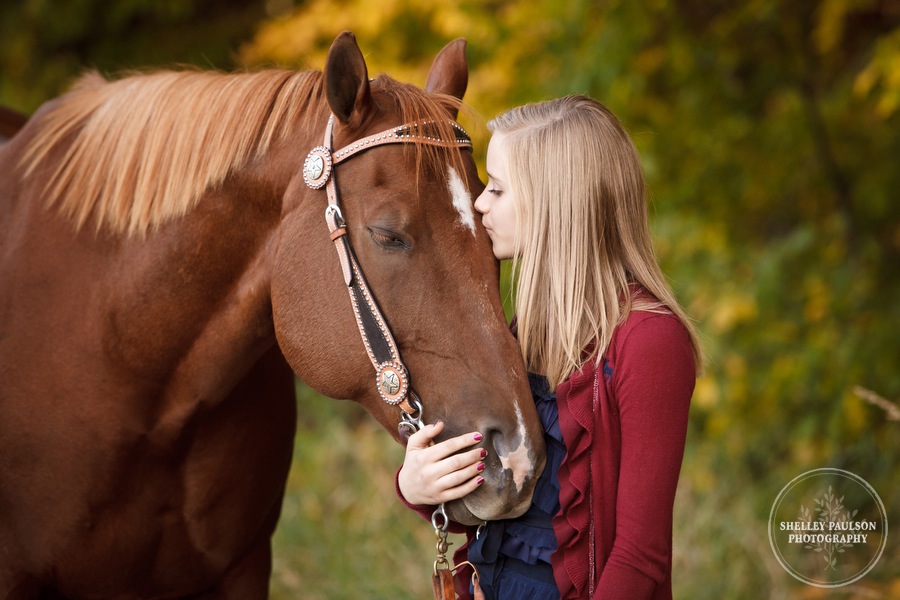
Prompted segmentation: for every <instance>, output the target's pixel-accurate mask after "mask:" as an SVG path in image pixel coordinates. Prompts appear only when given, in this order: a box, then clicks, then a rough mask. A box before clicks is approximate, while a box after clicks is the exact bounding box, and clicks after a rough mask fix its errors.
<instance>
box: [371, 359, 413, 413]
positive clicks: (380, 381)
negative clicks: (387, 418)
mask: <svg viewBox="0 0 900 600" xmlns="http://www.w3.org/2000/svg"><path fill="white" fill-rule="evenodd" d="M375 379H376V384H377V386H378V393H379V394H380V395H381V398H382V400H384V401H385V402H387V403H388V404H399V403H400V402H402V401H403V399H404V398H406V393H407V391H408V390H409V376H408V375H407V374H406V369H405V368H404V367H403V365H401V364H399V363H395V362H385V363H381V364H380V365H378V368H377V370H376V372H375Z"/></svg>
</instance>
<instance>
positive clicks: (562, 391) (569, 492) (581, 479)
mask: <svg viewBox="0 0 900 600" xmlns="http://www.w3.org/2000/svg"><path fill="white" fill-rule="evenodd" d="M599 384H600V382H599V379H598V377H597V373H596V369H595V367H594V365H593V363H588V364H586V365H585V366H584V368H583V370H582V371H579V372H577V373H575V374H574V375H573V376H572V377H571V378H570V379H569V381H567V382H565V383H563V384H562V385H560V387H559V389H558V390H557V394H558V396H557V402H558V408H559V425H560V429H561V431H562V434H563V437H564V439H565V440H566V442H565V444H566V450H567V452H566V455H565V458H564V459H563V461H562V464H561V465H560V466H559V471H558V479H559V485H560V494H559V503H560V506H565V507H566V509H565V510H563V511H560V513H559V514H557V515H556V516H555V517H554V519H553V528H554V530H555V531H556V537H557V543H558V544H559V549H558V550H557V552H556V553H555V554H554V555H553V559H554V560H553V562H554V570H557V569H558V566H557V563H559V564H560V565H561V566H562V567H563V569H564V572H565V574H566V577H557V578H556V580H557V581H556V583H557V585H558V586H559V593H560V597H561V598H562V599H563V600H566V599H580V598H587V597H588V589H587V588H588V581H589V580H590V578H591V577H592V576H593V574H592V570H593V569H594V565H592V564H590V561H588V560H585V556H584V548H587V547H589V545H590V539H589V538H590V535H591V534H590V529H591V508H592V507H591V503H590V485H591V481H590V474H591V472H592V470H591V447H592V446H593V442H594V429H595V427H594V418H593V411H592V402H585V403H581V404H582V405H581V406H569V405H568V398H569V397H570V396H572V397H574V396H580V395H581V394H580V393H579V392H578V390H580V389H584V387H585V386H592V387H594V388H596V386H598V385H599ZM597 393H598V390H596V389H592V390H591V391H590V397H591V398H593V397H594V395H595V394H597Z"/></svg>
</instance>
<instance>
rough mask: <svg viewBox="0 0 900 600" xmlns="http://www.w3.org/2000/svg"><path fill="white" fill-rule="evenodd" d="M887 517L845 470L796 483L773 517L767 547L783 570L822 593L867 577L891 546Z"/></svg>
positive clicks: (824, 472) (813, 473) (876, 500)
mask: <svg viewBox="0 0 900 600" xmlns="http://www.w3.org/2000/svg"><path fill="white" fill-rule="evenodd" d="M887 534H888V522H887V512H886V511H885V509H884V504H883V503H882V502H881V498H879V497H878V494H877V493H876V492H875V490H874V489H873V488H872V486H871V485H869V484H868V483H867V482H866V481H865V480H864V479H862V478H861V477H859V476H858V475H855V474H853V473H851V472H849V471H843V470H841V469H829V468H826V469H814V470H812V471H807V472H806V473H803V474H802V475H800V476H798V477H795V478H794V479H793V480H792V481H791V482H790V483H788V484H787V485H786V486H785V487H784V488H783V489H782V490H781V493H779V494H778V497H777V498H776V499H775V502H774V504H773V505H772V511H771V512H770V513H769V544H770V545H771V546H772V551H773V552H774V553H775V558H777V559H778V562H779V563H781V566H782V567H784V569H785V570H786V571H787V572H788V573H790V574H791V575H793V576H794V577H795V578H797V579H799V580H800V581H802V582H804V583H808V584H809V585H814V586H817V587H823V588H835V587H840V586H842V585H848V584H850V583H853V582H854V581H857V580H858V579H860V578H862V577H863V576H865V574H866V573H868V572H869V571H871V570H872V569H873V568H874V567H875V565H876V564H877V563H878V559H879V558H881V554H882V552H884V547H885V544H886V543H887Z"/></svg>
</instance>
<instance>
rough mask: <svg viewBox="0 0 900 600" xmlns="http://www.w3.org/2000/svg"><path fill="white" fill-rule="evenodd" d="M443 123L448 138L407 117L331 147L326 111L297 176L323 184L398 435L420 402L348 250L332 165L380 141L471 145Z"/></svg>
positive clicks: (414, 422) (414, 421) (418, 420)
mask: <svg viewBox="0 0 900 600" xmlns="http://www.w3.org/2000/svg"><path fill="white" fill-rule="evenodd" d="M449 124H450V126H451V130H452V131H453V132H454V139H451V140H448V139H443V138H441V137H440V136H439V135H438V128H437V127H436V126H435V122H434V121H424V122H413V123H407V124H404V125H400V126H397V127H392V128H391V129H387V130H385V131H382V132H380V133H376V134H374V135H370V136H368V137H365V138H362V139H360V140H357V141H356V142H353V143H351V144H348V145H346V146H344V147H343V148H341V149H340V150H337V151H336V152H332V150H331V148H332V142H333V140H332V132H333V129H334V115H330V116H329V118H328V124H327V125H326V127H325V138H324V141H323V143H322V145H321V146H316V147H315V148H313V149H312V150H311V151H310V152H309V154H308V155H307V156H306V160H305V161H304V163H303V179H304V181H306V184H307V185H308V186H309V187H311V188H312V189H316V190H318V189H321V188H323V187H324V188H325V190H326V193H327V195H328V207H327V208H326V209H325V221H326V223H327V224H328V230H329V232H330V235H331V240H332V241H333V242H334V247H335V249H336V250H337V253H338V258H339V260H340V264H341V271H342V272H343V275H344V283H345V284H346V285H347V290H348V291H349V293H350V302H351V303H352V305H353V313H354V314H355V316H356V325H357V327H358V328H359V334H360V336H361V337H362V341H363V345H365V347H366V352H367V353H368V355H369V360H370V361H371V362H372V366H373V367H374V368H375V386H376V389H377V390H378V394H379V395H380V396H381V398H382V400H384V401H385V402H386V403H387V404H390V405H392V406H398V407H399V408H400V409H401V413H400V423H399V425H398V427H397V428H398V430H399V433H400V435H401V437H408V436H409V435H410V434H412V433H415V432H416V431H418V430H419V429H421V428H422V426H423V421H422V411H423V409H422V401H421V400H420V399H419V397H418V395H417V394H416V392H415V391H414V390H413V389H412V386H411V385H410V377H409V372H408V371H407V369H406V366H405V365H404V364H403V361H402V360H401V358H400V351H399V349H398V348H397V343H396V342H395V341H394V336H393V334H392V333H391V328H390V327H389V326H388V323H387V321H386V320H385V318H384V315H382V313H381V309H380V308H379V307H378V303H377V302H376V301H375V297H374V296H373V295H372V292H371V291H370V289H369V285H368V283H366V278H365V276H364V275H363V272H362V268H361V267H360V266H359V262H358V261H357V259H356V255H355V254H354V252H353V246H352V245H351V244H350V238H349V237H348V235H347V223H346V221H344V216H343V214H342V213H341V208H340V204H339V198H338V189H337V181H336V173H335V170H334V168H335V167H336V166H337V165H338V164H340V163H342V162H344V161H346V160H348V159H350V158H352V157H354V156H356V155H358V154H359V153H361V152H364V151H365V150H368V149H369V148H374V147H376V146H383V145H385V144H407V143H417V144H426V145H431V146H441V147H444V148H470V149H471V147H472V140H471V138H469V135H468V134H467V133H466V132H465V130H464V129H463V128H462V127H461V126H460V125H459V124H458V123H456V121H452V120H451V121H449Z"/></svg>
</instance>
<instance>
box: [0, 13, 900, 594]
mask: <svg viewBox="0 0 900 600" xmlns="http://www.w3.org/2000/svg"><path fill="white" fill-rule="evenodd" d="M344 29H349V30H351V31H354V32H355V33H356V35H357V38H358V40H359V42H360V46H361V48H362V49H363V52H364V53H365V54H366V58H367V60H368V61H369V68H370V72H371V73H372V74H376V73H379V72H386V73H389V74H391V75H392V76H394V77H395V78H397V79H400V80H406V81H412V82H414V83H417V84H420V85H421V84H424V80H425V75H426V73H427V69H428V66H429V65H430V62H431V60H432V58H433V56H434V54H435V53H436V52H437V51H438V50H439V49H440V48H441V47H442V46H443V45H444V44H445V43H447V42H448V41H450V40H451V39H454V38H456V37H466V38H467V39H468V40H469V46H468V57H469V64H470V68H471V76H470V83H469V93H468V95H467V97H466V100H467V102H468V103H469V104H470V105H471V106H472V107H473V108H474V109H475V110H476V111H477V113H476V114H474V115H470V116H469V117H468V120H467V121H466V122H464V124H465V125H466V126H467V127H468V128H469V129H470V130H471V132H472V133H473V137H474V138H475V139H476V143H477V144H478V151H477V154H478V157H479V161H480V164H481V165H483V153H484V149H485V146H486V142H487V135H486V131H485V127H484V120H485V119H487V118H490V117H492V116H494V115H495V114H497V113H498V112H500V111H501V110H503V109H505V108H508V107H510V106H512V105H515V104H520V103H523V102H528V101H536V100H542V99H546V98H550V97H554V96H559V95H563V94H567V93H575V92H583V93H588V94H590V95H592V96H594V97H595V98H597V99H599V100H601V101H602V102H604V103H605V104H607V105H608V106H609V107H610V108H611V109H612V110H613V111H614V112H615V113H616V114H618V115H619V117H620V118H621V119H622V121H623V122H624V123H625V124H626V126H627V127H628V129H629V130H630V131H631V133H632V135H633V137H634V138H635V140H636V142H637V144H638V146H639V149H640V150H641V153H642V157H643V160H644V167H645V170H646V174H647V178H648V181H649V185H650V190H651V194H652V198H651V201H652V207H653V219H654V233H655V240H656V244H657V249H658V252H659V255H660V257H661V260H662V262H663V266H664V269H665V271H666V272H667V273H668V274H669V276H670V278H671V280H672V283H673V286H674V287H675V289H676V292H677V293H678V295H679V297H680V298H681V299H682V301H683V303H684V304H685V306H686V307H687V309H688V311H689V313H690V314H691V315H693V316H694V317H695V318H696V319H697V321H698V324H699V326H700V329H701V330H702V333H703V337H704V342H705V345H706V348H707V351H708V353H709V364H708V365H707V369H706V373H705V375H704V376H703V377H702V378H701V379H700V380H699V381H698V385H697V389H696V392H695V395H694V400H693V406H692V413H691V427H690V433H689V436H690V437H689V443H688V450H687V455H686V457H685V462H684V467H683V470H682V479H681V484H680V487H679V496H678V499H677V503H676V525H675V527H676V529H675V562H676V564H675V595H676V597H677V598H701V599H705V598H723V597H724V598H795V597H796V598H801V597H802V598H824V597H829V598H830V597H842V598H850V597H853V598H856V597H858V598H897V597H900V564H898V556H900V538H898V537H897V535H896V534H895V535H894V536H892V537H889V538H888V547H887V549H886V550H885V552H884V555H883V557H882V559H881V561H880V563H879V564H878V566H877V567H876V568H875V569H874V570H872V571H871V572H870V573H869V574H868V575H867V576H866V577H865V578H863V579H862V580H860V581H859V582H857V583H855V584H853V585H850V586H847V587H845V588H838V589H833V590H829V589H821V588H813V587H809V586H804V585H802V584H800V583H798V582H797V581H795V580H794V579H793V578H791V577H790V576H789V575H788V574H787V573H786V572H785V571H783V570H782V569H781V567H780V566H779V565H778V564H777V562H776V560H775V558H774V556H773V554H772V551H771V549H770V548H769V545H768V539H767V528H766V527H767V519H768V515H769V510H770V508H771V505H772V502H773V501H774V499H775V497H776V496H777V494H778V492H779V491H780V490H781V488H782V487H783V486H785V485H786V484H787V483H788V482H789V481H790V480H791V479H793V478H794V477H795V476H797V475H799V474H801V473H803V472H805V471H808V470H810V469H814V468H819V467H836V468H841V469H846V470H848V471H851V472H853V473H856V474H858V475H860V476H861V477H863V478H865V479H866V480H868V481H869V483H871V484H872V485H873V487H874V488H875V489H876V490H877V491H878V493H879V494H880V495H881V498H882V500H883V501H884V504H885V505H886V507H887V510H888V515H889V519H892V520H893V521H894V522H895V523H897V524H900V483H898V482H900V477H898V475H900V468H898V452H900V450H898V439H900V410H898V409H897V408H896V405H897V399H898V398H900V342H898V339H900V277H898V275H900V267H898V265H900V197H898V196H900V3H897V2H896V1H894V0H801V1H797V2H779V1H777V0H646V1H644V2H633V1H631V2H629V1H627V0H607V1H606V2H603V3H598V2H593V1H589V0H567V2H564V3H561V2H559V1H558V0H533V1H531V2H513V1H508V0H464V1H460V2H440V1H438V0H381V1H380V2H378V3H377V4H372V3H371V2H368V1H364V0H309V1H305V2H303V1H301V2H292V1H291V0H266V1H255V2H247V1H244V2H241V1H238V0H216V1H213V0H119V1H118V2H114V3H108V2H101V1H100V0H69V1H67V2H50V1H49V0H20V1H19V2H17V3H12V2H9V3H4V5H3V7H2V8H0V36H2V39H3V40H4V44H3V45H2V47H0V69H2V75H0V103H3V104H6V105H8V106H12V107H15V108H18V109H20V110H23V111H32V110H33V109H35V108H36V107H37V106H38V105H39V104H40V102H42V101H43V100H46V99H48V98H50V97H52V96H55V95H57V94H59V93H61V92H62V91H63V90H64V89H65V86H66V85H67V84H68V82H69V81H71V79H72V77H74V76H75V75H76V74H78V73H79V72H80V71H82V70H83V69H84V68H87V67H96V68H99V69H100V70H101V71H102V72H105V73H115V72H119V71H122V70H127V69H134V68H146V67H153V66H173V65H177V64H194V65H199V66H201V67H208V68H258V67H265V66H270V65H278V66H289V67H294V68H321V67H322V65H323V64H324V57H325V55H326V53H327V50H328V47H329V45H330V43H331V41H332V40H333V39H334V37H335V36H336V35H337V34H338V33H339V32H340V31H341V30H344ZM505 273H506V271H505ZM507 276H508V274H507ZM507 300H508V299H507ZM298 390H299V398H300V400H299V402H300V414H301V419H300V423H299V433H298V439H297V442H298V443H297V450H296V459H295V465H294V469H293V471H292V474H291V480H290V484H289V495H288V497H287V498H286V500H285V510H284V515H283V518H282V522H281V525H280V528H279V531H278V534H277V537H276V558H275V572H274V575H273V582H272V593H273V597H274V598H276V599H282V598H284V599H286V598H328V599H335V598H355V597H358V596H360V595H366V596H369V597H393V598H423V597H427V596H428V594H429V593H430V592H429V585H428V576H429V570H430V568H431V560H432V558H431V556H432V554H433V536H432V532H431V531H429V528H428V526H427V525H426V524H425V523H424V522H422V521H421V520H420V519H419V518H418V517H417V516H415V515H411V514H409V513H408V511H406V510H405V509H404V508H402V507H401V506H400V504H399V502H398V501H397V500H396V498H395V497H394V491H393V472H394V469H395V468H396V467H397V466H398V465H399V464H400V461H401V460H402V450H401V449H400V448H399V447H397V446H396V445H394V444H393V443H392V442H391V441H390V440H389V439H388V436H387V435H385V434H384V433H383V432H381V431H380V430H378V429H377V427H376V426H375V425H374V423H373V422H371V421H370V420H369V419H368V418H367V417H366V416H364V415H363V414H362V413H361V411H360V410H359V409H358V408H357V407H355V406H353V405H350V404H348V403H342V402H334V401H330V400H327V399H323V398H320V397H318V396H317V395H316V394H315V393H313V392H311V391H310V390H309V389H307V388H305V387H304V386H302V384H301V385H299V386H298ZM896 526H897V525H895V527H896Z"/></svg>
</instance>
